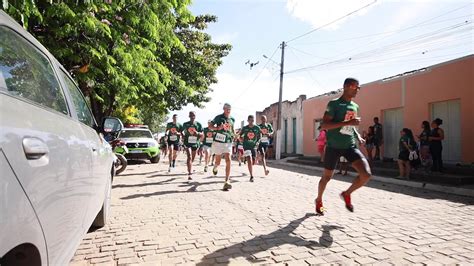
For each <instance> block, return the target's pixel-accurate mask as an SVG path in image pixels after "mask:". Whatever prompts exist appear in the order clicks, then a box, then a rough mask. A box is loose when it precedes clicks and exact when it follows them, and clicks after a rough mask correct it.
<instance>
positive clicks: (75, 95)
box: [61, 70, 95, 127]
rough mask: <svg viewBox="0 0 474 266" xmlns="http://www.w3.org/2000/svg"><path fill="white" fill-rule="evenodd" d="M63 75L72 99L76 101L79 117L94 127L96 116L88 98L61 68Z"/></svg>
mask: <svg viewBox="0 0 474 266" xmlns="http://www.w3.org/2000/svg"><path fill="white" fill-rule="evenodd" d="M61 75H62V76H63V78H64V81H66V86H67V88H68V90H69V92H70V93H71V97H72V101H73V103H74V109H75V110H76V113H77V118H78V119H79V121H81V122H82V123H84V124H86V125H88V126H90V127H94V125H95V123H94V118H93V117H92V114H91V111H90V109H89V106H87V103H86V100H85V99H84V96H83V95H82V93H81V92H80V91H79V88H78V87H77V86H76V84H75V83H74V81H72V80H71V78H70V77H69V76H68V75H67V74H66V73H65V72H64V71H63V70H61Z"/></svg>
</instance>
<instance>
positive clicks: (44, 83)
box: [0, 27, 68, 114]
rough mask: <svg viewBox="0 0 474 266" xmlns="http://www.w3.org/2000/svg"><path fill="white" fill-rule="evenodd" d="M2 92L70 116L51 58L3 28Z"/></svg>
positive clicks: (0, 56)
mask: <svg viewBox="0 0 474 266" xmlns="http://www.w3.org/2000/svg"><path fill="white" fill-rule="evenodd" d="M0 91H3V92H6V93H8V94H10V95H14V96H18V97H22V98H25V99H28V100H30V101H33V102H35V103H38V104H40V105H42V106H45V107H48V108H51V109H53V110H56V111H58V112H61V113H63V114H68V110H67V105H66V101H65V99H64V94H63V91H62V90H61V87H60V85H59V82H58V80H57V79H56V76H55V75H54V71H53V68H52V66H51V63H50V61H49V60H48V58H47V57H46V56H45V55H44V54H43V53H41V51H39V50H38V49H37V48H36V47H34V46H33V45H32V44H31V43H29V42H28V41H27V40H26V39H24V38H23V37H22V36H20V35H18V34H17V33H16V32H14V31H13V30H10V29H8V28H6V27H0Z"/></svg>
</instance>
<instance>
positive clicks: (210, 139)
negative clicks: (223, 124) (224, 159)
mask: <svg viewBox="0 0 474 266" xmlns="http://www.w3.org/2000/svg"><path fill="white" fill-rule="evenodd" d="M213 142H214V139H213V138H206V143H213Z"/></svg>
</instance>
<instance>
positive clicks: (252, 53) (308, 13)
mask: <svg viewBox="0 0 474 266" xmlns="http://www.w3.org/2000/svg"><path fill="white" fill-rule="evenodd" d="M361 8H362V9H361ZM190 9H191V11H192V12H193V14H194V15H198V14H213V15H216V16H217V17H218V22H217V23H214V24H211V25H210V26H209V28H208V29H207V30H206V32H207V33H209V34H210V35H211V36H212V40H213V42H216V43H230V44H232V46H233V48H232V51H231V52H230V54H229V55H228V56H227V57H225V58H224V59H223V64H222V66H221V67H220V68H219V69H218V72H217V78H218V83H216V84H213V85H212V86H211V88H212V92H210V93H209V94H208V95H209V96H210V97H211V98H212V100H211V101H210V102H209V103H206V104H205V107H204V108H202V109H200V108H196V107H195V106H192V105H188V106H186V107H184V108H183V109H182V110H174V111H171V112H170V115H169V116H170V117H171V115H172V114H175V113H176V114H178V117H179V118H178V121H179V122H181V123H183V122H185V121H188V120H189V119H188V113H189V111H195V112H196V116H197V117H196V119H197V121H199V122H201V123H202V124H203V125H205V124H207V121H208V120H209V119H212V118H214V117H215V116H216V115H218V114H220V113H222V106H223V104H224V103H230V104H231V105H232V116H233V117H234V118H235V119H236V124H238V125H240V122H241V121H244V120H246V119H247V116H248V115H249V114H254V115H255V112H256V111H261V110H263V109H264V108H265V107H267V106H269V105H270V104H272V103H275V102H277V101H278V96H279V94H278V92H279V71H280V65H279V63H280V59H281V49H280V48H279V45H280V44H281V43H282V41H285V42H287V46H286V47H285V64H284V73H285V74H284V81H283V100H289V101H294V100H295V99H296V98H297V97H298V96H299V95H301V94H305V95H306V96H307V97H308V98H310V97H314V96H317V95H320V94H322V93H325V92H329V91H333V90H336V89H339V88H340V87H341V85H342V82H343V81H344V79H345V78H346V77H356V78H358V79H359V80H360V82H361V84H364V83H370V82H372V81H376V80H379V79H383V78H386V77H390V76H393V75H397V74H400V73H403V72H407V71H410V70H415V69H420V68H423V67H427V66H430V65H434V64H438V63H441V62H445V61H449V60H452V59H455V58H459V57H462V56H466V55H469V54H473V53H474V37H473V36H474V34H473V33H474V23H473V20H474V15H473V14H474V1H472V0H471V1H467V0H398V1H395V0H376V1H374V0H194V2H193V4H192V5H191V6H190ZM358 9H361V10H359V11H358V12H355V13H353V12H354V11H356V10H358ZM351 13H352V14H351ZM348 14H351V15H349V16H346V15H348ZM344 16H346V17H344ZM341 17H344V18H343V19H340V18H341ZM334 21H336V22H334ZM331 22H334V23H331ZM328 24H329V25H328ZM311 31H313V32H311ZM306 33H308V34H306ZM304 34H306V35H304ZM300 36H301V37H300ZM264 55H265V56H266V57H267V58H270V60H269V59H267V58H265V57H264ZM248 60H249V61H250V62H254V63H255V62H258V64H257V65H256V66H254V67H253V68H250V67H249V65H248V64H245V62H247V61H248ZM356 101H357V100H356ZM170 120H171V119H170Z"/></svg>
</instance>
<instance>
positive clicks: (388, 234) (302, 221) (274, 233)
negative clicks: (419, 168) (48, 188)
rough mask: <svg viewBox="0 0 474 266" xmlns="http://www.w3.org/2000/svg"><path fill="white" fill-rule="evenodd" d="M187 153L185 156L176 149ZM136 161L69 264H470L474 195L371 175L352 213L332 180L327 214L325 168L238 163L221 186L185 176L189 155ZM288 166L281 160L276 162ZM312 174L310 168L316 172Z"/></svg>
mask: <svg viewBox="0 0 474 266" xmlns="http://www.w3.org/2000/svg"><path fill="white" fill-rule="evenodd" d="M180 156H181V159H182V158H183V157H184V156H183V155H180ZM177 164H178V166H177V168H176V169H175V170H174V171H173V172H171V173H168V171H167V165H166V164H165V163H164V162H160V163H159V164H158V165H156V164H155V165H152V164H136V165H130V166H129V168H127V170H126V171H125V172H124V173H123V174H122V175H119V176H117V177H115V180H114V185H113V191H112V208H111V220H110V221H109V224H108V225H107V226H106V227H104V228H102V229H99V230H97V231H95V232H91V233H89V234H87V236H86V237H85V239H84V240H83V242H82V244H81V245H80V247H79V248H78V250H77V252H76V255H75V257H74V258H73V260H72V261H71V265H88V264H104V265H116V264H118V265H125V264H148V265H174V264H189V265H195V264H199V265H201V264H202V265H210V264H212V265H214V264H223V265H227V264H234V265H245V264H272V265H273V264H276V263H281V264H289V265H307V264H325V263H340V264H373V263H382V262H384V263H385V262H387V263H394V264H417V263H429V264H430V265H437V264H456V263H461V264H466V265H467V264H471V265H472V264H474V226H473V224H474V205H473V204H474V199H469V198H463V197H457V196H451V195H448V194H443V193H435V192H427V191H419V190H417V189H414V188H409V187H402V186H396V185H388V184H382V183H379V182H375V181H371V182H370V183H369V185H368V186H367V187H364V188H362V189H360V190H359V191H357V192H356V193H354V195H353V199H352V200H353V204H354V206H355V212H354V213H349V212H348V211H346V209H345V207H344V204H343V202H342V201H341V199H340V198H339V193H340V192H341V191H342V190H344V189H345V188H347V187H348V186H349V183H347V182H346V181H342V180H340V179H338V180H333V181H331V182H330V183H329V184H328V188H327V193H326V195H325V206H326V208H327V213H326V215H325V216H315V215H314V203H313V201H314V198H315V196H316V188H317V182H318V181H319V177H318V176H319V175H320V174H321V173H320V172H313V173H312V172H311V171H308V170H299V169H298V168H294V169H287V170H284V169H279V168H275V167H273V168H270V171H271V172H270V175H269V176H268V177H265V178H263V177H262V175H263V169H262V168H261V167H260V166H259V167H257V169H256V170H255V172H256V179H255V182H254V183H250V182H249V181H248V180H249V176H248V175H247V168H246V165H242V167H239V166H238V165H237V164H236V163H235V162H233V166H232V180H233V183H232V184H233V189H232V190H231V191H229V192H224V191H222V185H223V177H222V175H223V172H224V167H223V166H221V167H220V169H219V174H218V175H217V176H216V177H215V176H212V174H211V173H204V172H203V171H202V170H203V167H202V166H195V169H196V170H197V171H196V173H195V174H194V176H193V177H194V180H193V181H192V182H190V183H188V182H187V180H186V175H185V165H184V162H183V161H179V162H177ZM280 168H282V167H280ZM311 174H312V175H311Z"/></svg>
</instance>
